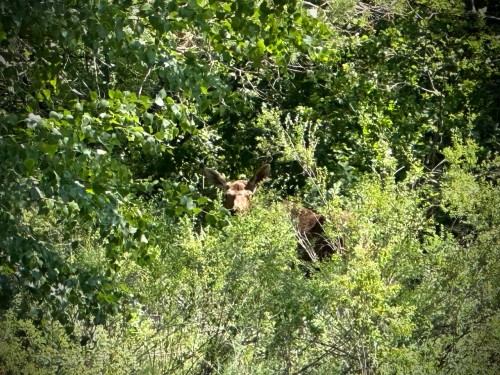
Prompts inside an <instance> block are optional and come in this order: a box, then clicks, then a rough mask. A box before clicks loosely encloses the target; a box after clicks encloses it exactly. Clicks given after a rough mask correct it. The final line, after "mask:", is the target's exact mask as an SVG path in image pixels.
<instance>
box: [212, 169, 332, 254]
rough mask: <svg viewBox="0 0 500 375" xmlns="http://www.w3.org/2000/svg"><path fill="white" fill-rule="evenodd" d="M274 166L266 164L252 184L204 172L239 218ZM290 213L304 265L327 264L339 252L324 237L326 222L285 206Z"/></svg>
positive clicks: (259, 170) (320, 216)
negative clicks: (319, 261) (228, 179)
mask: <svg viewBox="0 0 500 375" xmlns="http://www.w3.org/2000/svg"><path fill="white" fill-rule="evenodd" d="M270 171H271V166H270V165H269V164H264V165H263V166H261V167H260V168H259V169H257V171H255V173H254V175H253V176H252V178H250V179H249V180H236V181H226V179H225V178H224V177H223V176H222V175H221V174H220V173H219V172H217V171H215V170H213V169H211V168H205V169H204V171H203V172H204V175H205V178H206V179H207V180H208V182H210V183H211V184H212V185H214V186H215V187H217V188H219V189H221V190H222V191H223V192H224V195H225V200H224V207H225V208H227V209H228V210H230V211H231V212H233V213H234V214H238V213H241V212H244V211H247V210H248V209H249V208H250V200H251V197H252V196H253V194H254V193H255V191H256V189H257V186H258V185H259V183H260V182H261V181H262V180H264V179H265V178H267V177H268V176H269V173H270ZM284 203H285V204H286V205H287V206H288V207H289V209H290V214H291V217H292V219H293V220H294V221H295V222H296V223H297V238H298V242H299V246H298V247H299V254H300V258H301V259H302V260H304V261H308V262H312V261H314V260H324V259H326V258H328V257H329V256H330V255H332V254H333V253H334V252H335V251H336V249H335V247H334V246H333V245H332V243H331V242H330V241H328V239H327V238H325V236H324V230H323V224H324V223H325V220H326V218H325V217H324V216H323V215H319V214H317V213H315V212H313V211H311V210H309V209H307V208H305V207H302V206H299V205H297V204H294V203H291V202H284Z"/></svg>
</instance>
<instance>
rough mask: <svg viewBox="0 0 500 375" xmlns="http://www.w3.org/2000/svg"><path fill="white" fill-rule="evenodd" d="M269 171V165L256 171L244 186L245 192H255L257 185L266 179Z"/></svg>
mask: <svg viewBox="0 0 500 375" xmlns="http://www.w3.org/2000/svg"><path fill="white" fill-rule="evenodd" d="M270 171H271V166H270V165H269V164H264V165H263V166H262V167H260V168H259V169H257V170H256V171H255V174H254V175H253V177H252V178H251V179H250V181H248V183H247V186H245V190H251V191H255V188H256V187H257V184H258V183H259V182H261V181H262V180H263V179H265V178H267V177H268V176H269V172H270Z"/></svg>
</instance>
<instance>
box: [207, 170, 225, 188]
mask: <svg viewBox="0 0 500 375" xmlns="http://www.w3.org/2000/svg"><path fill="white" fill-rule="evenodd" d="M203 174H204V175H205V178H206V179H207V180H208V182H210V183H211V184H212V185H214V186H215V187H218V188H219V189H222V190H226V189H227V182H226V179H225V178H224V177H222V176H221V175H220V173H219V172H217V171H215V170H213V169H211V168H205V169H203Z"/></svg>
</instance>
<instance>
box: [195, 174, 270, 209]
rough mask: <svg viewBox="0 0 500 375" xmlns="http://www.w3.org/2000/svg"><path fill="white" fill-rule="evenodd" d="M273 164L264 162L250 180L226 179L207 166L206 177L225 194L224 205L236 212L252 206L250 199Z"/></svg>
mask: <svg viewBox="0 0 500 375" xmlns="http://www.w3.org/2000/svg"><path fill="white" fill-rule="evenodd" d="M270 170H271V166H270V165H269V164H264V165H263V166H262V167H260V168H259V169H257V171H255V173H254V175H253V177H252V178H251V179H250V180H248V181H247V180H236V181H226V179H225V178H224V177H222V176H221V175H220V173H219V172H217V171H215V170H213V169H210V168H205V169H204V171H203V172H204V175H205V177H206V179H207V180H208V181H209V182H210V183H211V184H212V185H214V186H215V187H217V188H219V189H221V190H222V191H223V192H224V194H225V200H224V207H226V208H227V209H228V210H231V211H232V212H234V213H239V212H243V211H246V210H248V209H249V208H250V199H251V197H252V195H253V194H254V193H255V190H256V189H257V185H258V184H259V183H260V182H261V181H262V180H263V179H265V178H266V177H267V176H269V172H270Z"/></svg>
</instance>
